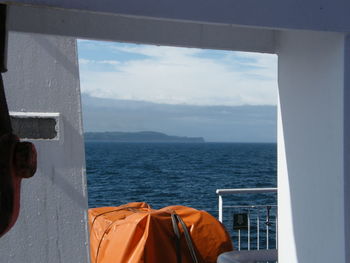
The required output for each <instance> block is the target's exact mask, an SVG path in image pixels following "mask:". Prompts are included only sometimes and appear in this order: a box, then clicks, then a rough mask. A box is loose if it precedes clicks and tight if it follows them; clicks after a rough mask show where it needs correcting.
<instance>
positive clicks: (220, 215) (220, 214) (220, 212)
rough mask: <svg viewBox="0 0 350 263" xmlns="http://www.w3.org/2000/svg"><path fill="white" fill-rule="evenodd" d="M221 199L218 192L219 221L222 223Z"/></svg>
mask: <svg viewBox="0 0 350 263" xmlns="http://www.w3.org/2000/svg"><path fill="white" fill-rule="evenodd" d="M222 203H223V200H222V195H220V194H219V221H220V222H221V223H222V221H223V220H222V213H223V212H222V210H223V207H222V206H223V204H222Z"/></svg>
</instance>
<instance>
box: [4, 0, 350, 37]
mask: <svg viewBox="0 0 350 263" xmlns="http://www.w3.org/2000/svg"><path fill="white" fill-rule="evenodd" d="M0 2H9V1H7V0H0ZM11 3H21V4H30V5H36V6H46V7H48V6H49V7H55V8H65V9H75V10H81V11H89V12H98V13H110V14H122V15H129V16H139V17H153V18H157V19H168V20H179V21H196V22H206V23H220V24H230V25H244V26H257V27H271V28H292V29H309V30H324V31H343V32H349V31H350V18H349V9H350V2H349V1H348V0H332V1H326V0H307V1H305V0H304V1H303V0H299V1H296V0H249V1H247V0H234V1H233V0H215V1H214V0H176V1H174V0H142V1H139V0H129V1H125V0H98V1H96V0H12V1H11ZM95 22H96V23H97V24H99V23H101V24H102V23H103V22H102V21H95ZM107 26H108V25H107Z"/></svg>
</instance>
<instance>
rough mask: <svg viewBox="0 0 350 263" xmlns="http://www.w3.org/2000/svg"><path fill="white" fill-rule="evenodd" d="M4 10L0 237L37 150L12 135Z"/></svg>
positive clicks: (0, 11)
mask: <svg viewBox="0 0 350 263" xmlns="http://www.w3.org/2000/svg"><path fill="white" fill-rule="evenodd" d="M6 10H7V7H6V5H4V4H0V237H1V236H3V235H4V234H5V233H6V232H8V231H9V230H10V229H11V227H12V226H13V225H14V224H15V223H16V221H17V218H18V215H19V208H20V201H21V198H20V193H21V181H22V179H23V178H30V177H32V176H33V175H34V173H35V171H36V150H35V147H34V145H33V144H32V143H30V142H20V140H19V138H18V137H17V136H16V135H14V134H13V133H12V126H11V118H10V115H9V111H8V107H7V101H6V96H5V90H4V83H3V80H2V75H1V73H4V72H6V71H7V69H6Z"/></svg>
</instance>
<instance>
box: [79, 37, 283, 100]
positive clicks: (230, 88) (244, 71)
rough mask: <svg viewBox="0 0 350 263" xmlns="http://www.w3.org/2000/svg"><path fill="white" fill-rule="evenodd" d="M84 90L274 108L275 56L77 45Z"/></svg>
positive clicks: (126, 96)
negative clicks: (272, 106) (270, 106)
mask: <svg viewBox="0 0 350 263" xmlns="http://www.w3.org/2000/svg"><path fill="white" fill-rule="evenodd" d="M79 62H80V74H81V87H82V91H83V92H84V93H86V94H89V95H91V96H93V97H99V98H115V99H127V100H138V101H148V102H155V103H166V104H188V105H229V106H237V105H276V102H277V58H276V56H275V55H267V54H253V53H243V52H231V51H217V50H214V51H211V50H203V49H194V48H176V47H163V46H161V47H158V46H151V45H136V44H124V43H109V42H97V41H86V40H80V41H79Z"/></svg>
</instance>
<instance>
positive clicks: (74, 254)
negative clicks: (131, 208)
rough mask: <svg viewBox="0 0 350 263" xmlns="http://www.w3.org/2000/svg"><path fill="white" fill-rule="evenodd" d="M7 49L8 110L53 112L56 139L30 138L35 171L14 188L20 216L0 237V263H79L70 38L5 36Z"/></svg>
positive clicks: (83, 257)
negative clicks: (18, 188)
mask: <svg viewBox="0 0 350 263" xmlns="http://www.w3.org/2000/svg"><path fill="white" fill-rule="evenodd" d="M8 51H9V57H8V58H9V59H8V69H9V71H8V72H7V73H6V74H4V76H5V89H6V95H7V98H8V105H9V108H10V110H11V111H17V112H18V111H21V112H47V113H59V114H60V115H59V122H60V125H59V131H58V132H59V139H58V140H35V141H33V142H34V144H35V146H36V148H37V151H38V171H37V173H36V174H35V176H34V177H33V178H31V179H30V180H25V181H24V182H23V183H22V196H21V205H22V207H21V211H20V216H19V219H18V221H17V224H16V225H15V226H14V228H13V229H12V230H11V231H10V232H9V233H7V234H6V235H5V236H4V237H3V238H1V239H0V255H1V259H0V261H1V262H7V263H12V262H14V263H15V262H16V263H17V262H35V263H47V262H57V263H58V262H84V263H86V262H88V243H87V242H88V234H87V225H86V209H87V194H86V182H85V160H84V146H83V137H82V121H81V104H80V89H79V74H78V63H77V53H76V41H75V39H71V38H62V37H53V36H43V35H28V34H19V33H10V34H9V48H8ZM63 102H64V103H63ZM47 115H50V114H47ZM54 115H55V114H54Z"/></svg>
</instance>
